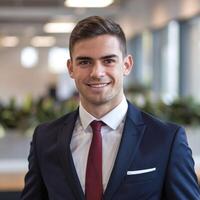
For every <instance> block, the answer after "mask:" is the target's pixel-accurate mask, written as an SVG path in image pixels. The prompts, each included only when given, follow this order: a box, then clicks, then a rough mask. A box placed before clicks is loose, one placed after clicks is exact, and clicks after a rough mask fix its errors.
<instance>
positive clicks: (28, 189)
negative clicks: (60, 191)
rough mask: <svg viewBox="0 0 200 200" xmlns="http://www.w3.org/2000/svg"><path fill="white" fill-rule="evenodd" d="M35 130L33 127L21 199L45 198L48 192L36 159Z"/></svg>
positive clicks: (34, 199)
mask: <svg viewBox="0 0 200 200" xmlns="http://www.w3.org/2000/svg"><path fill="white" fill-rule="evenodd" d="M37 131H38V128H36V129H35V132H34V134H33V139H32V142H31V147H30V153H29V157H28V162H29V167H28V168H29V169H28V172H27V174H26V176H25V186H24V189H23V191H22V193H21V198H20V199H21V200H36V199H37V200H47V199H48V194H47V190H46V187H45V184H44V182H43V180H42V176H41V173H40V167H39V164H38V159H37V150H36V148H37V141H36V138H37Z"/></svg>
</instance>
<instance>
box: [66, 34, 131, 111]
mask: <svg viewBox="0 0 200 200" xmlns="http://www.w3.org/2000/svg"><path fill="white" fill-rule="evenodd" d="M131 68H132V58H131V56H130V55H129V56H127V57H125V58H123V55H122V51H121V49H120V44H119V41H118V39H117V38H116V37H115V36H111V35H101V36H96V37H94V38H90V39H85V40H81V41H79V42H77V43H76V44H75V46H74V48H73V51H72V60H70V61H68V70H69V74H70V76H71V77H72V78H73V79H74V80H75V83H76V87H77V89H78V91H79V94H80V100H81V103H82V105H83V106H85V107H87V106H88V105H103V104H106V105H108V106H110V107H115V106H116V105H118V104H119V103H120V101H121V100H122V98H123V76H124V75H128V74H129V72H130V70H131Z"/></svg>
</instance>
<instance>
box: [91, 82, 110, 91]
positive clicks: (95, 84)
mask: <svg viewBox="0 0 200 200" xmlns="http://www.w3.org/2000/svg"><path fill="white" fill-rule="evenodd" d="M109 84H110V82H108V83H87V86H89V87H90V88H94V89H101V88H104V87H106V86H107V85H109Z"/></svg>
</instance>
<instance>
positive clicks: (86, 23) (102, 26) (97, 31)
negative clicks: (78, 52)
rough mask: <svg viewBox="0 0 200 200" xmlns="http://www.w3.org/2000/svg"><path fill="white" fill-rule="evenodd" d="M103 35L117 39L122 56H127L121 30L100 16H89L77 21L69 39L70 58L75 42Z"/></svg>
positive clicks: (124, 39)
mask: <svg viewBox="0 0 200 200" xmlns="http://www.w3.org/2000/svg"><path fill="white" fill-rule="evenodd" d="M104 34H108V35H113V36H115V37H117V39H118V40H119V43H120V48H121V51H122V54H123V56H125V55H126V54H127V50H126V37H125V34H124V32H123V30H122V28H121V27H120V26H119V25H118V24H117V23H115V22H113V21H112V20H110V19H107V18H103V17H100V16H90V17H87V18H85V19H83V20H81V21H79V22H78V23H77V25H76V26H75V28H74V29H73V31H72V33H71V36H70V39H69V50H70V56H71V58H72V51H73V48H74V45H75V44H76V43H77V42H79V41H80V40H84V39H88V38H93V37H95V36H99V35H104Z"/></svg>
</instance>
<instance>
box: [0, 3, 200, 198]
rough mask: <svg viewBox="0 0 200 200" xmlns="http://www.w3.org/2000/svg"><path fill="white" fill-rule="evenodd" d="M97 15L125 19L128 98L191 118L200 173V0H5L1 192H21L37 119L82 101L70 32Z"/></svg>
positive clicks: (0, 63)
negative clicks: (70, 62) (71, 72)
mask: <svg viewBox="0 0 200 200" xmlns="http://www.w3.org/2000/svg"><path fill="white" fill-rule="evenodd" d="M84 2H86V4H84ZM98 3H100V5H99V6H100V7H97V6H98ZM92 4H94V5H92ZM90 15H101V16H106V17H109V18H111V19H113V20H115V21H116V22H118V23H119V24H120V25H121V26H122V28H123V29H124V31H125V34H126V36H127V43H128V51H129V53H131V54H132V55H133V57H134V70H133V72H132V73H131V75H130V76H129V77H127V78H126V81H125V91H126V94H127V97H128V99H129V100H130V101H132V102H134V103H135V104H136V105H137V106H139V107H141V109H143V110H145V111H147V112H150V113H152V114H153V115H156V116H158V117H161V118H163V120H170V121H174V122H176V123H179V124H182V125H183V126H185V128H186V129H187V135H188V140H189V144H190V145H191V147H192V150H193V155H194V158H195V169H196V171H197V173H198V174H199V178H200V173H199V172H200V142H199V141H200V126H199V125H200V92H199V86H200V78H199V77H200V0H113V1H112V0H108V1H107V2H106V1H105V2H104V0H96V1H92V0H90V1H89V0H88V2H87V1H86V0H79V1H78V3H77V4H76V0H74V1H73V0H71V1H70V0H66V1H65V0H0V199H2V200H6V199H19V193H20V190H21V188H22V187H23V178H24V174H25V172H26V170H27V161H26V158H27V155H28V151H29V143H30V140H31V136H32V133H33V129H34V127H35V126H36V125H37V124H38V123H41V122H43V121H48V120H52V119H54V118H56V117H59V116H60V115H62V114H64V113H67V112H69V111H71V110H73V109H75V108H76V106H77V103H78V97H77V93H76V90H75V86H74V83H73V81H72V80H70V78H69V76H68V74H67V70H66V61H67V59H68V58H69V52H68V39H69V35H70V31H71V30H72V28H73V27H74V24H76V22H77V21H79V20H80V19H82V18H84V17H87V16H90Z"/></svg>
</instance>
